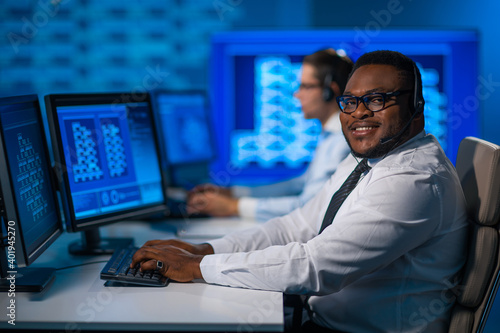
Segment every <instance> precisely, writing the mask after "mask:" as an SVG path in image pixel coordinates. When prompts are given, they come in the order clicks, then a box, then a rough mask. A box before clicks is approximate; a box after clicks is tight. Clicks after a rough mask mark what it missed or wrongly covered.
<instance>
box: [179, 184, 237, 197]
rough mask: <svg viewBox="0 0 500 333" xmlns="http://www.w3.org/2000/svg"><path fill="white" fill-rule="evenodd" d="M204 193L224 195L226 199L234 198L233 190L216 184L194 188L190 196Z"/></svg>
mask: <svg viewBox="0 0 500 333" xmlns="http://www.w3.org/2000/svg"><path fill="white" fill-rule="evenodd" d="M203 192H213V193H218V194H220V195H224V196H226V197H232V196H233V194H232V193H231V189H230V188H227V187H221V186H217V185H214V184H201V185H197V186H195V187H193V188H192V189H191V191H189V194H188V195H189V196H191V195H195V194H198V193H203Z"/></svg>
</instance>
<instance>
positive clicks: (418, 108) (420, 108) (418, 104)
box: [413, 63, 425, 113]
mask: <svg viewBox="0 0 500 333" xmlns="http://www.w3.org/2000/svg"><path fill="white" fill-rule="evenodd" d="M417 73H418V70H417V65H416V64H415V63H413V76H414V78H415V83H414V88H413V109H414V110H415V113H423V112H424V105H425V101H424V97H423V96H422V94H421V91H422V89H421V87H420V84H419V82H420V81H419V80H418V76H417Z"/></svg>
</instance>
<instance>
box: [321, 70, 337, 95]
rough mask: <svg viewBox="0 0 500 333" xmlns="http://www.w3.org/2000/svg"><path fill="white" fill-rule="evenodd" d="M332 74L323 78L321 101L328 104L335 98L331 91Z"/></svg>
mask: <svg viewBox="0 0 500 333" xmlns="http://www.w3.org/2000/svg"><path fill="white" fill-rule="evenodd" d="M331 85H332V73H328V74H327V75H326V77H325V82H323V93H322V94H323V100H324V101H325V102H330V101H331V100H333V98H334V97H335V93H334V92H333V90H332V87H331Z"/></svg>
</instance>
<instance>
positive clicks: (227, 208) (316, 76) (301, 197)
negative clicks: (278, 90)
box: [187, 49, 352, 221]
mask: <svg viewBox="0 0 500 333" xmlns="http://www.w3.org/2000/svg"><path fill="white" fill-rule="evenodd" d="M351 70H352V61H351V60H350V59H349V58H348V57H345V56H340V55H338V54H337V53H336V52H335V50H333V49H327V50H321V51H318V52H315V53H313V54H311V55H308V56H306V57H305V58H304V60H303V63H302V75H301V84H300V87H299V90H298V91H297V92H296V93H295V96H296V97H297V98H298V99H299V100H300V103H301V105H302V112H303V114H304V118H306V119H318V120H319V121H320V123H321V127H322V132H321V134H320V137H319V141H318V145H317V147H316V150H315V152H314V157H313V159H312V161H311V163H310V164H309V166H308V168H307V170H306V172H305V173H304V174H302V175H301V176H299V177H296V178H293V179H289V180H286V181H283V182H279V183H275V184H269V185H263V186H256V187H242V186H235V187H232V188H223V187H218V186H215V185H211V184H204V185H200V186H197V187H195V188H194V189H193V191H191V193H190V195H189V200H188V207H187V208H188V213H203V214H208V215H212V216H232V215H238V216H241V217H246V218H252V219H257V220H259V221H267V220H269V219H271V218H273V217H277V216H282V215H285V214H288V213H290V212H291V211H292V210H294V209H295V208H298V207H301V206H303V205H304V204H305V203H306V202H307V201H308V200H309V199H311V198H312V197H313V196H314V195H315V194H316V193H317V192H318V191H319V190H320V189H321V187H322V186H323V185H324V184H325V183H326V182H327V181H328V179H330V176H331V175H332V174H333V173H334V172H335V170H336V169H337V165H338V164H339V163H340V162H341V161H342V160H343V159H344V158H345V157H346V156H347V155H348V154H349V151H350V149H349V147H348V145H347V143H346V141H345V138H344V136H343V134H342V127H341V125H340V120H339V114H340V110H339V107H338V105H337V103H336V101H335V97H336V96H339V95H340V94H341V93H342V92H343V91H344V88H345V85H346V83H347V77H348V75H349V73H350V71H351Z"/></svg>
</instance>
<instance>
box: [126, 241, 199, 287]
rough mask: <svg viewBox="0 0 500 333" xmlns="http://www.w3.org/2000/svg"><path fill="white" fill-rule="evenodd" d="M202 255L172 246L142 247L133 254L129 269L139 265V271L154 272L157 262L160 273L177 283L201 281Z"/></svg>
mask: <svg viewBox="0 0 500 333" xmlns="http://www.w3.org/2000/svg"><path fill="white" fill-rule="evenodd" d="M201 259H203V255H199V254H193V253H191V252H188V251H186V250H184V249H181V248H178V247H176V246H173V245H161V244H158V245H144V246H143V247H141V248H140V249H139V250H137V252H136V253H135V254H134V256H133V258H132V263H131V264H130V267H131V268H132V267H134V266H135V265H136V264H138V263H139V264H140V267H141V270H143V271H147V270H154V269H156V268H157V262H158V261H161V262H162V263H163V267H162V268H161V270H160V273H161V274H162V275H164V276H166V277H168V278H170V279H172V280H175V281H178V282H188V281H192V280H194V279H202V278H203V276H202V275H201V270H200V262H201Z"/></svg>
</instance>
